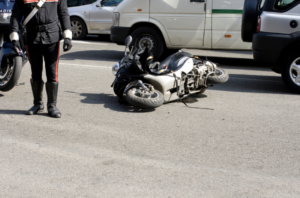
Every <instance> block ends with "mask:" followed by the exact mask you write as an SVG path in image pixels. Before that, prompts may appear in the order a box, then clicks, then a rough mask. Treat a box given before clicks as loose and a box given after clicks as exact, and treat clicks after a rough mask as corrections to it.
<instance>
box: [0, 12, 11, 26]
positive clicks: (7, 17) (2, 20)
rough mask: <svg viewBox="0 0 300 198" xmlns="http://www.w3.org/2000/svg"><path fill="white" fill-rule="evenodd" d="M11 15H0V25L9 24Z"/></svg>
mask: <svg viewBox="0 0 300 198" xmlns="http://www.w3.org/2000/svg"><path fill="white" fill-rule="evenodd" d="M10 17H11V13H0V23H8V24H9V23H10Z"/></svg>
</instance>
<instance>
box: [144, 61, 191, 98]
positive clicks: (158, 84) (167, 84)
mask: <svg viewBox="0 0 300 198" xmlns="http://www.w3.org/2000/svg"><path fill="white" fill-rule="evenodd" d="M193 68H194V61H193V59H192V58H189V59H188V60H187V61H186V62H185V64H184V65H183V66H182V67H181V68H180V69H179V70H177V71H176V72H174V73H175V74H176V76H177V79H176V80H177V82H178V85H179V87H181V86H183V83H184V82H181V81H180V79H181V75H182V72H184V73H186V74H187V73H189V72H190V71H192V70H193ZM144 79H145V80H147V81H148V82H149V83H150V84H152V85H153V86H154V87H155V89H157V90H158V91H160V92H161V93H162V94H163V95H164V98H165V103H167V102H171V101H175V100H178V95H177V92H174V93H171V91H170V90H171V89H174V88H177V87H176V82H175V78H174V76H173V74H172V73H168V74H165V75H151V74H147V75H145V76H144Z"/></svg>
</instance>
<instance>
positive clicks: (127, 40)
mask: <svg viewBox="0 0 300 198" xmlns="http://www.w3.org/2000/svg"><path fill="white" fill-rule="evenodd" d="M131 43H132V37H131V36H130V35H129V36H127V37H126V39H125V45H126V47H129V46H130V44H131Z"/></svg>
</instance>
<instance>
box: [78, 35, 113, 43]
mask: <svg viewBox="0 0 300 198" xmlns="http://www.w3.org/2000/svg"><path fill="white" fill-rule="evenodd" d="M82 40H84V41H105V42H110V43H113V42H112V41H111V39H110V34H100V35H87V36H86V37H85V38H84V39H82Z"/></svg>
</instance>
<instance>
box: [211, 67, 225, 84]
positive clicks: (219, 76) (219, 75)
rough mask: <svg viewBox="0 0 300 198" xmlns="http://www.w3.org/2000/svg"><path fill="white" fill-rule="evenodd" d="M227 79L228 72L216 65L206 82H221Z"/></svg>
mask: <svg viewBox="0 0 300 198" xmlns="http://www.w3.org/2000/svg"><path fill="white" fill-rule="evenodd" d="M228 79H229V74H228V73H227V71H226V70H224V69H222V68H220V67H217V68H216V72H215V73H214V74H212V75H210V76H208V78H207V83H208V84H223V83H225V82H227V81H228Z"/></svg>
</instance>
